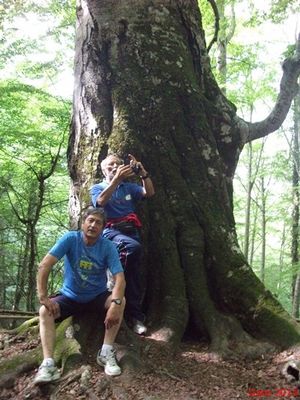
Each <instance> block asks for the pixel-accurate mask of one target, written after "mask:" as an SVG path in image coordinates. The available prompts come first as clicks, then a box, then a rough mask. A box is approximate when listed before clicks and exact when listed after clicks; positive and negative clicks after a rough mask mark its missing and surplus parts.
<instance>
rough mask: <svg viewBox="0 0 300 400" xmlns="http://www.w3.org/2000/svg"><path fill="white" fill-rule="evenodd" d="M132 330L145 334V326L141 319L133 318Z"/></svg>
mask: <svg viewBox="0 0 300 400" xmlns="http://www.w3.org/2000/svg"><path fill="white" fill-rule="evenodd" d="M132 329H133V332H135V333H137V334H138V335H145V334H146V332H147V327H146V326H145V325H144V324H143V322H142V321H139V320H137V319H134V320H133V327H132Z"/></svg>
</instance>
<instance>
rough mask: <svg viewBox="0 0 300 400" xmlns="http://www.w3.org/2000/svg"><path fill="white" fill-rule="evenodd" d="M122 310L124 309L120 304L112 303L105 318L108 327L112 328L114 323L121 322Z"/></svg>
mask: <svg viewBox="0 0 300 400" xmlns="http://www.w3.org/2000/svg"><path fill="white" fill-rule="evenodd" d="M121 311H122V308H121V306H119V305H117V304H115V303H111V305H110V307H109V308H108V310H107V312H106V317H105V320H104V325H105V327H106V329H110V328H112V327H113V326H114V325H118V323H119V322H120V318H121Z"/></svg>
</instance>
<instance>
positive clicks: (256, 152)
mask: <svg viewBox="0 0 300 400" xmlns="http://www.w3.org/2000/svg"><path fill="white" fill-rule="evenodd" d="M202 3H203V4H202V5H201V9H202V10H206V11H205V13H204V14H203V20H204V25H205V31H206V41H207V44H208V45H209V43H211V40H212V39H213V36H214V32H215V30H214V29H215V27H214V15H213V12H212V7H211V5H210V4H209V2H204V1H203V2H202ZM216 4H217V6H218V10H219V15H220V30H219V37H218V40H217V41H216V42H215V43H213V45H212V46H211V48H210V52H209V55H210V57H211V63H212V66H213V71H214V74H215V76H216V78H217V80H218V83H219V85H220V86H221V87H222V88H223V90H224V92H226V95H227V97H228V98H229V99H230V100H231V101H232V102H233V103H234V104H236V105H237V107H238V110H239V113H240V114H241V117H242V118H244V119H245V120H248V121H253V122H255V121H259V120H261V119H263V118H264V117H265V116H266V115H267V114H268V113H269V111H270V110H271V109H272V106H273V105H274V102H275V99H276V95H277V93H278V86H279V80H280V76H281V73H282V71H281V62H282V61H283V60H284V58H285V57H286V56H287V55H288V54H290V52H291V51H292V50H293V44H294V43H295V40H296V37H297V33H299V26H300V25H299V20H298V25H297V2H293V1H290V2H285V1H270V2H264V4H263V5H262V4H261V2H259V1H217V2H216ZM298 11H299V6H298ZM74 32H75V2H74V1H71V0H65V1H64V0H60V1H58V0H53V1H51V0H44V1H39V2H34V1H21V0H16V1H15V2H13V3H12V2H9V1H6V0H5V1H4V2H3V4H2V5H0V35H1V36H0V37H1V47H2V50H1V54H0V69H1V80H0V86H1V87H0V117H1V125H0V204H1V207H0V308H2V309H21V310H36V309H37V302H36V290H35V276H36V268H37V265H38V262H39V260H40V259H41V258H42V257H43V256H44V254H45V253H46V252H47V251H48V249H49V248H50V247H51V246H52V244H53V243H54V242H55V240H56V239H57V238H58V237H59V236H60V235H61V233H62V232H64V231H65V230H67V229H68V228H69V217H68V197H69V176H68V168H67V161H66V153H67V145H68V134H69V125H70V118H71V98H72V83H73V59H74ZM224 48H225V49H226V51H225V68H224V64H222V63H221V60H222V59H223V61H224V52H223V53H222V50H224ZM299 104H300V101H299V95H298V97H296V99H295V101H294V104H293V107H292V108H291V110H290V112H289V115H288V117H287V119H286V121H285V123H284V125H283V126H282V127H281V128H280V130H279V131H278V132H276V134H273V135H272V139H271V140H270V139H269V138H268V137H265V138H263V139H259V140H256V141H255V142H254V143H249V144H247V145H246V146H245V148H244V150H243V153H242V154H241V156H240V160H239V165H238V168H237V171H236V176H235V185H234V186H235V191H234V210H235V219H236V225H237V232H238V235H239V243H240V246H241V248H242V249H243V251H244V254H245V255H246V257H247V259H248V261H249V263H250V265H252V267H253V269H254V271H255V273H256V274H257V275H258V276H259V277H260V279H261V280H262V281H263V282H264V284H265V285H266V287H267V288H268V289H269V290H270V291H271V292H272V293H273V294H274V295H275V296H276V297H277V298H278V300H279V301H280V302H281V303H282V305H283V306H284V307H285V308H286V309H287V310H288V311H289V312H291V313H292V314H293V315H294V316H296V317H298V316H299V315H298V313H299V289H298V286H299V285H297V282H298V280H299V250H298V248H299V238H298V236H299V188H298V186H299V157H300V155H299V145H298V143H299V139H298V136H299V126H300V107H299ZM61 268H62V265H59V267H58V268H56V269H55V271H54V272H53V273H52V276H51V279H50V285H51V287H50V291H51V292H55V291H56V290H57V288H58V287H59V285H60V282H61V277H62V269H61Z"/></svg>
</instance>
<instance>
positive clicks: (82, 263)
mask: <svg viewBox="0 0 300 400" xmlns="http://www.w3.org/2000/svg"><path fill="white" fill-rule="evenodd" d="M104 224H105V217H104V213H103V211H102V210H101V209H99V208H98V209H97V208H92V207H90V208H89V209H88V210H87V211H86V213H85V214H84V216H83V222H82V230H81V231H71V232H67V233H65V234H64V235H63V236H62V237H61V238H60V239H59V240H58V241H57V243H56V244H55V245H54V246H53V247H52V249H51V250H50V251H49V253H48V254H47V255H46V256H45V257H44V258H43V260H42V261H41V263H40V265H39V270H38V274H37V292H38V298H39V301H40V303H41V305H42V306H41V308H40V336H41V342H42V348H43V356H44V360H43V362H42V364H41V366H40V368H39V371H38V373H37V375H36V377H35V380H34V383H35V384H36V385H41V384H44V383H48V382H51V381H55V380H57V379H59V378H60V373H59V371H58V369H57V368H56V367H55V365H54V360H53V351H54V344H55V320H57V319H59V320H63V319H65V318H67V317H69V316H70V315H74V314H77V315H78V314H81V313H85V312H87V311H88V310H96V311H97V312H99V313H102V312H103V310H106V314H105V319H104V325H105V334H104V341H103V345H102V348H101V349H100V350H99V352H98V355H97V363H98V364H99V365H101V366H103V367H104V371H105V373H106V374H107V375H120V374H121V369H120V367H119V366H118V364H117V360H116V357H115V352H114V348H113V344H114V341H115V338H116V336H117V333H118V331H119V327H120V324H121V322H122V318H123V312H124V308H125V298H124V291H125V278H124V272H123V268H122V265H121V263H120V260H119V255H118V252H117V250H116V247H115V246H114V245H113V244H112V243H111V242H110V241H109V240H108V239H105V238H104V237H103V236H102V231H103V227H104ZM63 256H64V257H65V258H64V281H63V286H62V289H61V290H60V294H59V295H58V296H56V297H53V298H49V297H48V293H47V282H48V277H49V273H50V271H51V269H52V267H53V266H54V264H56V263H57V261H58V260H59V259H61V258H62V257H63ZM107 269H109V270H110V271H111V274H112V276H113V277H114V279H115V285H114V288H113V291H112V293H111V292H109V291H108V290H107V275H106V271H107Z"/></svg>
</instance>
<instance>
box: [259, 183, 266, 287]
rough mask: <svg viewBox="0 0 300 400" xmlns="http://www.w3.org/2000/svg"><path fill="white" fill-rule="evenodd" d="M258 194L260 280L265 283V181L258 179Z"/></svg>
mask: <svg viewBox="0 0 300 400" xmlns="http://www.w3.org/2000/svg"><path fill="white" fill-rule="evenodd" d="M260 194H261V261H260V280H261V281H262V282H263V283H264V282H265V266H266V226H267V218H266V188H265V180H264V177H263V176H262V177H261V178H260Z"/></svg>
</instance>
